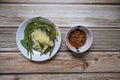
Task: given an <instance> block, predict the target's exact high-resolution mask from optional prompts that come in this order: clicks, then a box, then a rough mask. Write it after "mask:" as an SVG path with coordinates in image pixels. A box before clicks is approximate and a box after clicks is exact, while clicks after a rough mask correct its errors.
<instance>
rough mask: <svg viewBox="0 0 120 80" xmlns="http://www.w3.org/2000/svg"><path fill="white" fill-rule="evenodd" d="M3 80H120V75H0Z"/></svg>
mask: <svg viewBox="0 0 120 80" xmlns="http://www.w3.org/2000/svg"><path fill="white" fill-rule="evenodd" d="M0 79H1V80H120V73H80V74H21V75H19V74H18V75H17V74H16V75H2V76H1V75H0Z"/></svg>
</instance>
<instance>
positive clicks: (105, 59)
mask: <svg viewBox="0 0 120 80" xmlns="http://www.w3.org/2000/svg"><path fill="white" fill-rule="evenodd" d="M119 63H120V52H85V53H84V55H75V54H74V55H72V52H58V53H57V55H56V56H55V57H54V58H52V59H51V60H49V61H45V62H31V61H29V60H27V59H26V58H25V57H23V56H22V55H21V54H20V53H19V52H14V53H13V52H0V73H58V72H62V73H68V72H78V73H79V72H120V64H119Z"/></svg>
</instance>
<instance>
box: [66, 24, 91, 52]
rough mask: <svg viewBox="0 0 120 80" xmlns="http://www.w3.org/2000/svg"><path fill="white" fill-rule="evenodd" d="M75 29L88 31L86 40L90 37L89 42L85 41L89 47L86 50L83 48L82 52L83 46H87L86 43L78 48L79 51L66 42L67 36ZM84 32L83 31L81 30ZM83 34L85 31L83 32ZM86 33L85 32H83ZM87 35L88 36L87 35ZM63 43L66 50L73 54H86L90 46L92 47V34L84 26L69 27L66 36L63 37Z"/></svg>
mask: <svg viewBox="0 0 120 80" xmlns="http://www.w3.org/2000/svg"><path fill="white" fill-rule="evenodd" d="M76 28H81V29H82V28H84V29H86V30H87V31H88V33H87V38H88V37H90V38H91V39H90V41H88V39H87V41H88V42H89V46H88V47H87V48H85V49H84V50H81V49H82V47H83V46H85V45H87V43H86V44H85V45H83V46H82V47H80V48H79V49H76V48H74V47H73V46H72V45H71V44H70V43H69V41H68V36H69V34H70V33H71V32H72V31H74V30H75V29H76ZM83 31H84V30H83ZM84 32H85V31H84ZM85 33H86V32H85ZM88 34H89V35H88ZM65 43H66V46H67V48H68V49H70V50H71V51H73V52H75V53H83V52H86V51H87V50H88V49H89V48H90V47H91V46H92V43H93V34H92V31H91V30H90V29H88V28H87V27H85V26H81V25H78V26H73V27H71V28H70V29H68V31H67V33H66V35H65ZM71 46H72V47H71Z"/></svg>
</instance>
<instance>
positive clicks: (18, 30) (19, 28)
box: [16, 16, 62, 61]
mask: <svg viewBox="0 0 120 80" xmlns="http://www.w3.org/2000/svg"><path fill="white" fill-rule="evenodd" d="M37 17H42V16H34V17H30V18H27V19H25V20H24V21H23V22H22V23H21V24H20V25H19V27H18V29H17V32H16V44H17V48H18V50H19V51H20V53H21V54H22V55H23V56H24V57H25V58H27V59H29V60H31V61H46V60H49V59H51V58H53V57H54V56H55V55H56V54H57V52H58V50H59V48H60V46H61V41H62V40H61V39H62V38H61V31H60V29H59V27H58V26H57V25H56V24H55V22H54V21H53V20H51V19H50V18H46V17H42V18H45V19H48V20H50V21H51V22H52V23H54V24H55V27H56V30H57V31H58V33H59V36H58V37H57V39H58V38H59V41H58V42H57V43H58V45H57V46H58V47H57V49H56V50H55V52H54V54H53V52H52V54H53V55H51V56H49V57H47V58H46V59H39V60H36V59H33V58H32V59H30V56H29V55H27V56H26V52H27V51H26V52H23V51H21V49H20V45H19V41H20V40H19V39H18V36H19V34H20V33H19V32H20V30H21V28H22V27H23V24H25V23H26V22H27V21H28V20H30V21H31V20H32V19H34V18H37ZM27 24H28V23H27ZM23 28H26V26H24V27H23ZM23 34H24V33H23ZM23 36H24V35H23ZM55 45H56V44H55ZM22 48H24V47H23V46H22ZM34 55H35V54H34ZM32 56H33V55H32ZM39 56H40V55H39Z"/></svg>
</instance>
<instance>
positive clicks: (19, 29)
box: [16, 17, 61, 61]
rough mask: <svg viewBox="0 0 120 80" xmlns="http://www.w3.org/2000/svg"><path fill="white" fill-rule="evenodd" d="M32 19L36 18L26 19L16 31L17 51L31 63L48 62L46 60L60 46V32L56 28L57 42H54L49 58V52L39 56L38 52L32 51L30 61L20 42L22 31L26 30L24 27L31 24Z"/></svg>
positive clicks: (22, 35) (22, 36)
mask: <svg viewBox="0 0 120 80" xmlns="http://www.w3.org/2000/svg"><path fill="white" fill-rule="evenodd" d="M34 18H37V17H32V18H29V19H26V20H25V21H24V22H22V23H21V25H20V26H19V28H18V30H17V33H16V43H17V46H18V49H19V50H20V52H21V53H22V54H23V55H24V56H25V57H26V58H28V59H30V60H32V61H45V60H48V59H50V58H52V57H53V56H54V55H55V54H56V53H57V51H58V49H59V48H60V45H61V32H60V30H59V28H58V27H57V26H56V30H57V32H58V33H59V35H58V36H57V41H55V46H54V48H53V51H52V54H51V56H49V54H50V52H48V53H47V54H45V55H42V56H41V55H40V54H41V53H40V52H38V51H36V50H34V49H33V53H34V55H32V59H31V58H30V55H28V54H27V50H26V49H25V48H24V47H23V46H22V44H21V40H22V39H23V38H24V30H25V28H26V25H27V24H28V23H29V22H31V20H32V19H34ZM42 18H43V17H42ZM45 19H47V18H45ZM48 20H49V19H48ZM50 21H51V20H50ZM52 22H53V21H52ZM53 23H54V22H53Z"/></svg>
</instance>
